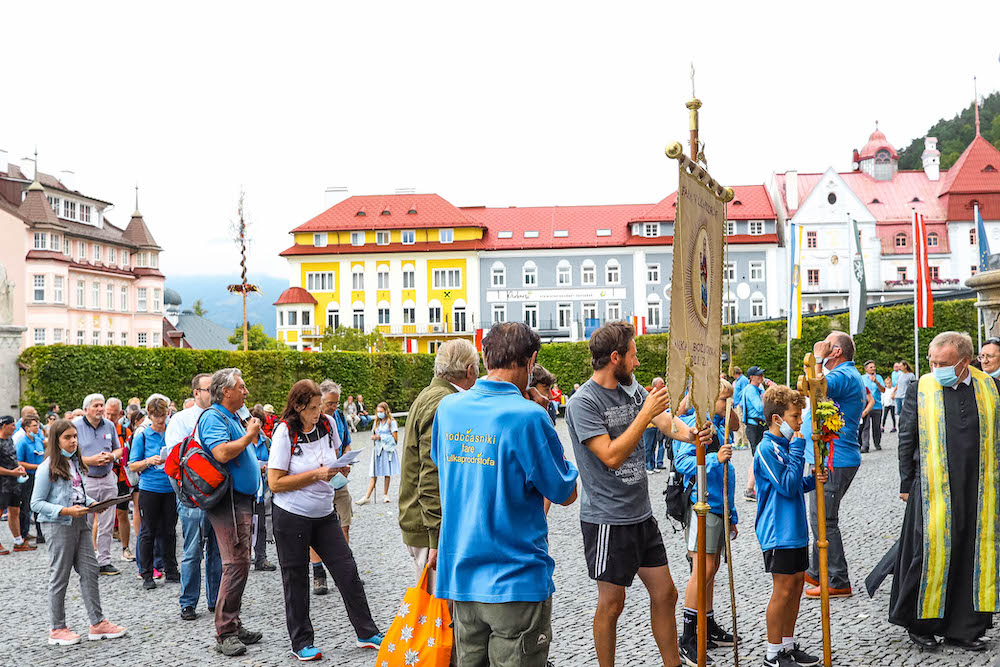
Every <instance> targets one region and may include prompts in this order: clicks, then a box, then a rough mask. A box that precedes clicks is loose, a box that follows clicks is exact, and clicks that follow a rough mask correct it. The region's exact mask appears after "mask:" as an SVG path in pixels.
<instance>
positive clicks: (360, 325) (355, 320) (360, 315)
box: [351, 307, 365, 331]
mask: <svg viewBox="0 0 1000 667" xmlns="http://www.w3.org/2000/svg"><path fill="white" fill-rule="evenodd" d="M351 325H352V327H353V328H355V329H357V330H358V331H364V330H365V309H364V308H358V307H355V308H354V309H353V311H352V312H351Z"/></svg>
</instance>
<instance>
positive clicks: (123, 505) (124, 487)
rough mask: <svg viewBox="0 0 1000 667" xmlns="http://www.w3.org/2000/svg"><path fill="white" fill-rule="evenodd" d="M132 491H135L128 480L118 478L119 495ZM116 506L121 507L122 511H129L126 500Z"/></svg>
mask: <svg viewBox="0 0 1000 667" xmlns="http://www.w3.org/2000/svg"><path fill="white" fill-rule="evenodd" d="M132 491H133V489H132V487H131V486H129V485H128V482H123V481H121V480H118V495H119V496H124V495H125V494H126V493H128V494H131V493H132ZM116 507H117V508H118V509H120V510H121V511H123V512H127V511H128V501H127V500H126V501H125V502H121V503H118V505H116Z"/></svg>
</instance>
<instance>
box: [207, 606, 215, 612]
mask: <svg viewBox="0 0 1000 667" xmlns="http://www.w3.org/2000/svg"><path fill="white" fill-rule="evenodd" d="M208 613H209V614H214V613H215V607H214V606H211V607H209V608H208Z"/></svg>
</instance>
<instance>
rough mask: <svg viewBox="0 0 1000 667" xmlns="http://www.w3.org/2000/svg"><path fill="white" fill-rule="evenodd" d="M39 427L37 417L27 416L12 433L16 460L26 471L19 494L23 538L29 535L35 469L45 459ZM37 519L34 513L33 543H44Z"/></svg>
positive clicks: (43, 441)
mask: <svg viewBox="0 0 1000 667" xmlns="http://www.w3.org/2000/svg"><path fill="white" fill-rule="evenodd" d="M40 428H41V422H40V421H39V420H38V417H35V416H27V417H24V418H23V419H22V420H21V430H20V431H18V432H16V433H15V434H14V448H15V450H16V452H17V454H16V455H17V462H18V463H20V464H21V465H22V466H24V470H25V471H26V472H27V473H28V481H27V482H26V483H25V484H24V490H23V493H22V495H21V513H20V521H21V536H22V537H24V539H29V537H30V536H29V535H28V530H29V529H30V528H31V493H32V491H33V490H34V488H35V470H36V469H37V468H38V466H39V465H40V464H41V462H42V461H43V460H45V435H44V434H43V433H42V432H41V430H40ZM37 519H38V515H37V514H35V532H36V533H38V537H37V539H36V540H35V543H36V544H45V537H44V536H43V535H42V526H41V524H40V523H38V520H37Z"/></svg>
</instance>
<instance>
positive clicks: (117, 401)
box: [104, 396, 122, 410]
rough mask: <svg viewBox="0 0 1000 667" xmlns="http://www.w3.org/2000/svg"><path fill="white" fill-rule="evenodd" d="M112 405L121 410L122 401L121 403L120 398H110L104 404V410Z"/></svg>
mask: <svg viewBox="0 0 1000 667" xmlns="http://www.w3.org/2000/svg"><path fill="white" fill-rule="evenodd" d="M112 405H117V406H118V409H119V410H121V409H122V401H121V399H120V398H115V397H114V396H112V397H111V398H109V399H108V400H107V402H106V403H105V404H104V407H105V408H110V407H111V406H112Z"/></svg>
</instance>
